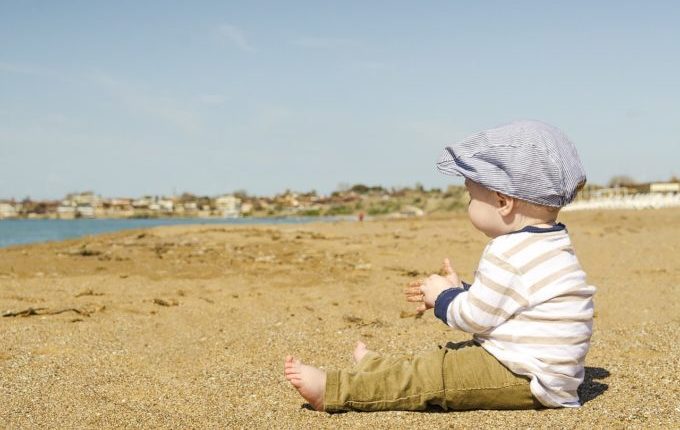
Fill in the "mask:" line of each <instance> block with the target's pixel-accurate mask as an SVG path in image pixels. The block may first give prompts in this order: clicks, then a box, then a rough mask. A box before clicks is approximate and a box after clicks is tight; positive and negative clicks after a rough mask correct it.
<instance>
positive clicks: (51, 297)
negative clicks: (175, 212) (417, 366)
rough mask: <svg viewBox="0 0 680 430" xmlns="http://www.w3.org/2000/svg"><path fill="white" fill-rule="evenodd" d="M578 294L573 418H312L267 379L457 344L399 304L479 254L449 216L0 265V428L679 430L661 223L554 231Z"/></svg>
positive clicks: (677, 369)
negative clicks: (288, 370)
mask: <svg viewBox="0 0 680 430" xmlns="http://www.w3.org/2000/svg"><path fill="white" fill-rule="evenodd" d="M561 220H562V221H563V222H564V223H565V224H567V227H568V228H569V231H570V233H571V236H572V240H573V242H574V245H575V248H576V252H577V255H578V257H579V259H580V261H581V264H582V266H583V267H584V269H585V271H586V272H587V274H588V280H589V282H590V283H591V284H593V285H595V286H597V288H598V292H597V294H596V298H595V306H596V317H595V328H594V335H593V338H592V348H591V351H590V354H589V355H588V358H587V360H586V366H587V376H586V381H585V383H584V385H583V386H582V389H581V397H582V399H583V401H584V402H585V404H584V405H583V407H581V408H579V409H574V410H544V411H470V412H452V413H437V412H432V413H420V412H418V413H411V412H383V413H344V414H334V415H330V414H326V413H320V412H315V411H312V410H309V409H308V408H306V407H304V403H305V402H304V401H303V400H302V398H301V397H299V396H298V394H297V393H296V392H295V390H294V389H293V388H292V387H291V386H290V385H289V384H288V383H287V381H286V380H285V379H284V377H283V371H282V362H283V358H284V356H285V355H286V354H288V353H294V354H296V355H298V356H299V357H300V358H302V359H303V360H304V361H308V362H310V363H311V364H314V365H317V366H323V367H326V368H330V367H347V366H349V365H350V364H351V351H352V348H353V346H354V344H355V342H356V341H357V340H363V341H364V342H365V343H366V344H368V346H369V347H370V348H371V349H374V350H377V351H379V352H382V353H388V354H389V353H401V352H417V351H423V350H426V349H430V348H433V347H435V346H436V345H437V344H444V343H446V342H448V341H460V340H465V339H467V338H469V335H467V334H465V333H461V332H456V331H453V330H451V329H448V328H447V327H446V326H444V325H443V324H442V323H441V322H439V321H438V320H436V319H435V318H434V316H433V315H432V314H431V312H430V313H428V314H426V315H425V316H424V317H422V318H419V319H417V318H414V313H413V311H412V305H411V304H409V303H407V302H405V301H404V298H403V295H402V288H403V287H404V285H405V284H406V283H408V282H409V281H411V280H414V279H417V278H419V277H422V276H425V275H428V274H430V273H433V272H437V271H438V270H439V269H440V266H441V262H442V259H443V258H444V257H446V256H449V257H450V258H451V260H452V262H453V264H454V267H455V268H456V269H457V270H458V272H459V274H460V275H461V276H462V278H463V279H465V280H470V279H471V278H472V273H473V271H474V269H475V266H476V264H477V260H478V258H479V256H480V254H481V251H482V249H483V247H484V245H485V243H486V240H487V239H486V238H485V237H484V236H483V235H482V234H481V233H478V232H477V231H475V230H474V228H473V227H472V226H471V225H470V223H469V222H468V220H467V217H466V215H465V214H464V213H459V214H450V215H439V216H437V217H427V218H417V219H415V218H412V219H401V220H384V221H371V222H364V223H357V222H346V221H345V222H336V223H325V224H323V223H319V224H308V225H282V226H276V227H272V226H258V227H254V226H215V225H212V226H178V227H160V228H154V229H149V230H136V231H126V232H120V233H115V234H107V235H102V236H95V237H87V238H82V239H76V240H70V241H65V242H58V243H47V244H38V245H31V246H19V247H11V248H7V249H0V312H2V313H3V314H4V315H5V316H4V317H2V318H0V339H1V344H0V345H1V347H0V391H1V392H2V396H0V423H2V425H1V426H2V427H5V428H36V427H43V428H182V429H183V428H199V427H201V428H246V427H249V428H308V429H315V428H376V429H377V428H390V429H393V428H416V427H417V428H447V427H455V428H492V427H501V426H503V427H508V426H512V427H531V428H608V429H609V428H678V427H680V346H679V343H680V342H678V340H679V338H678V333H679V332H680V331H679V329H680V250H679V249H678V246H679V245H680V210H677V209H665V210H657V211H653V210H649V211H602V212H572V213H565V214H564V215H563V216H562V217H561Z"/></svg>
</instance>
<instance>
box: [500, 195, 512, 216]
mask: <svg viewBox="0 0 680 430" xmlns="http://www.w3.org/2000/svg"><path fill="white" fill-rule="evenodd" d="M496 205H497V207H498V212H499V213H500V214H501V216H507V215H510V213H511V212H512V209H513V208H514V207H515V198H514V197H510V196H507V195H505V194H503V193H499V192H498V191H496Z"/></svg>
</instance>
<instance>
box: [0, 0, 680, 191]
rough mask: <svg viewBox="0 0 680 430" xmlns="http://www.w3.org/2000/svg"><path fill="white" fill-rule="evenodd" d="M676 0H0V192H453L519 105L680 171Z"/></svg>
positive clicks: (621, 165) (632, 168)
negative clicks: (450, 163) (458, 147)
mask: <svg viewBox="0 0 680 430" xmlns="http://www.w3.org/2000/svg"><path fill="white" fill-rule="evenodd" d="M679 5H680V4H679V3H677V2H671V1H668V2H625V1H624V2H621V1H617V2H614V1H611V2H610V1H600V2H585V1H584V2H545V1H516V2H507V1H478V2H463V1H457V2H456V1H442V2H430V1H423V2H398V1H372V2H360V1H356V2H354V1H343V2H312V1H310V2H296V1H289V2H280V1H272V2H257V1H249V2H222V1H219V2H218V1H216V2H186V1H185V2H171V1H155V2H154V1H144V2H138V1H135V2H133V1H116V2H104V1H64V2H47V1H41V2H37V1H7V0H0V198H10V197H15V198H23V197H25V196H31V197H33V198H59V197H61V196H63V195H64V194H65V193H67V192H70V191H76V190H89V189H91V190H95V191H96V192H98V193H100V194H103V195H106V196H123V195H130V196H138V195H142V194H172V193H173V191H175V192H178V193H179V192H182V191H192V192H195V193H200V194H209V195H215V194H220V193H225V192H230V191H233V190H238V189H245V190H247V191H248V192H251V193H255V194H273V193H276V192H280V191H283V190H285V189H286V188H291V189H295V190H300V191H306V190H311V189H315V190H317V191H319V192H323V193H326V192H329V191H332V190H334V189H336V188H337V186H338V184H340V183H366V184H371V185H375V184H381V185H386V186H405V185H413V184H415V183H416V182H420V183H422V184H424V185H425V186H427V187H430V186H446V185H447V184H449V183H460V181H456V180H454V179H452V178H450V177H445V176H442V175H440V174H439V173H437V172H436V171H435V168H434V161H435V160H436V158H437V157H438V155H439V153H440V151H441V149H442V148H443V147H444V146H445V145H447V144H449V143H451V142H454V141H456V140H459V139H461V138H463V137H465V136H466V135H468V134H471V133H474V132H476V131H478V130H479V129H482V128H487V127H492V126H495V125H498V124H501V123H504V122H507V121H510V120H513V119H520V118H533V119H541V120H544V121H547V122H550V123H553V124H554V125H557V126H559V127H560V128H562V129H563V130H565V131H566V133H567V134H568V135H569V136H570V137H571V138H572V140H573V141H574V142H575V143H576V145H577V148H578V149H579V152H580V154H581V158H582V159H583V162H584V164H585V167H586V170H587V173H588V176H589V179H590V181H591V182H595V183H604V182H606V181H607V180H608V179H609V178H610V177H611V176H613V175H620V174H626V175H630V176H632V177H634V178H636V179H638V180H655V179H668V178H669V177H670V176H671V175H678V176H680V26H679V25H677V23H678V22H680V6H679Z"/></svg>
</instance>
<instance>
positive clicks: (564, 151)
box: [437, 120, 586, 237]
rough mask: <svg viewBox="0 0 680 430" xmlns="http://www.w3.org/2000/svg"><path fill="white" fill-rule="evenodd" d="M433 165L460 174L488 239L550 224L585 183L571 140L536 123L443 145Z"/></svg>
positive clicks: (511, 125)
mask: <svg viewBox="0 0 680 430" xmlns="http://www.w3.org/2000/svg"><path fill="white" fill-rule="evenodd" d="M437 168H438V169H439V170H440V171H441V172H443V173H445V174H449V175H456V176H463V177H465V186H466V187H467V189H468V191H469V193H470V205H469V207H468V212H469V215H470V219H471V221H472V224H473V225H474V226H475V227H476V228H477V229H479V230H480V231H482V232H483V233H485V234H486V235H487V236H490V237H496V236H499V235H502V234H506V233H509V232H511V231H515V230H519V229H521V228H523V227H525V226H528V225H537V224H546V223H551V222H554V221H555V219H556V218H557V214H558V213H559V210H560V208H562V207H563V206H565V205H566V204H568V203H569V202H571V201H572V200H573V199H574V197H575V196H576V193H577V192H578V190H579V189H580V188H581V187H583V185H584V184H585V181H586V176H585V173H584V171H583V166H582V164H581V160H580V159H579V157H578V154H577V152H576V148H575V147H574V145H573V144H572V143H571V141H569V139H568V138H567V137H566V136H565V135H564V133H562V132H561V131H560V130H559V129H557V128H555V127H553V126H551V125H548V124H546V123H543V122H539V121H526V120H525V121H515V122H512V123H509V124H506V125H502V126H500V127H496V128H493V129H489V130H484V131H481V132H479V133H477V134H474V135H472V136H469V137H467V138H465V139H463V140H462V141H460V142H458V143H456V144H454V145H452V146H448V147H446V149H445V150H444V153H443V154H442V156H441V157H440V159H439V161H438V162H437Z"/></svg>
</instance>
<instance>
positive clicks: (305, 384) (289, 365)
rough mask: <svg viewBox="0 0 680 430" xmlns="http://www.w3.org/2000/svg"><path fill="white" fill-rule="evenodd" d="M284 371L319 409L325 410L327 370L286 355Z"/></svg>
mask: <svg viewBox="0 0 680 430" xmlns="http://www.w3.org/2000/svg"><path fill="white" fill-rule="evenodd" d="M284 373H285V374H286V379H287V380H288V382H290V383H291V384H293V387H295V389H296V390H298V393H300V395H301V396H302V397H304V399H305V400H307V401H308V402H309V404H310V405H312V407H313V408H314V409H315V410H317V411H323V409H324V406H323V394H324V391H325V390H326V372H324V371H323V370H321V369H318V368H316V367H314V366H308V365H306V364H302V362H300V360H298V359H297V358H293V357H292V356H290V355H289V356H288V357H286V361H285V363H284Z"/></svg>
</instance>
